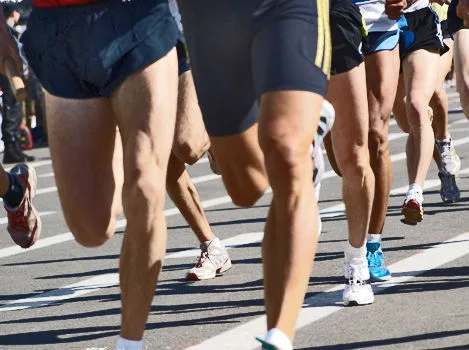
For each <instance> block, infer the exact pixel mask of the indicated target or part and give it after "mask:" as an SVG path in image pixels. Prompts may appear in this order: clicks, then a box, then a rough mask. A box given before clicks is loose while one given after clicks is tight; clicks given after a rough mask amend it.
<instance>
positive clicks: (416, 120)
mask: <svg viewBox="0 0 469 350" xmlns="http://www.w3.org/2000/svg"><path fill="white" fill-rule="evenodd" d="M406 111H407V119H408V121H409V124H410V126H411V128H412V126H413V125H424V124H429V123H431V120H432V118H433V113H430V108H429V106H428V103H423V102H422V100H421V99H418V98H409V99H408V101H407V109H406Z"/></svg>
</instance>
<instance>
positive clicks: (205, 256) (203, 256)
mask: <svg viewBox="0 0 469 350" xmlns="http://www.w3.org/2000/svg"><path fill="white" fill-rule="evenodd" d="M206 260H208V251H202V253H200V256H199V257H197V262H196V264H195V267H202V266H203V264H204V262H205V261H206Z"/></svg>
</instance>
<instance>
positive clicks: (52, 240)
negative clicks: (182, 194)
mask: <svg viewBox="0 0 469 350" xmlns="http://www.w3.org/2000/svg"><path fill="white" fill-rule="evenodd" d="M465 143H469V137H464V138H462V139H459V140H455V141H454V145H455V146H459V145H462V144H465ZM405 158H406V157H405V152H402V153H399V154H396V155H392V156H391V161H392V162H395V161H399V160H403V159H405ZM207 176H209V177H208V179H209V180H206V181H211V180H215V179H220V177H219V176H218V175H204V176H200V177H198V178H202V177H204V178H207ZM212 176H213V177H212ZM335 176H337V175H336V174H335V172H334V171H333V170H329V171H326V172H325V173H324V174H323V177H322V180H326V179H328V178H332V177H335ZM198 178H197V177H195V178H193V179H192V180H193V181H194V180H196V181H199V182H201V181H200V180H197V179H198ZM54 188H56V187H54ZM49 192H53V190H52V188H43V189H39V190H38V191H37V192H36V193H49ZM270 192H271V189H268V190H267V191H266V193H270ZM226 203H231V198H230V197H229V196H222V197H217V198H214V199H209V200H205V201H202V207H203V208H208V207H212V206H215V205H220V204H226ZM339 205H340V204H339ZM177 214H179V210H178V209H177V208H176V207H174V208H170V209H167V210H165V216H172V215H177ZM337 215H342V214H337ZM119 223H120V221H119V222H118V226H117V228H122V227H125V221H124V222H123V224H119ZM119 225H120V226H119ZM72 239H73V236H72V234H71V233H70V232H66V233H62V234H58V235H55V236H51V237H48V238H42V239H40V240H38V241H37V242H36V243H35V244H34V245H33V246H32V247H31V248H28V249H22V248H20V247H18V246H11V247H6V248H3V249H0V259H1V258H5V257H8V256H12V255H15V254H21V253H26V252H30V251H33V250H36V249H39V248H45V247H48V246H51V245H54V244H58V243H63V242H67V241H70V240H72Z"/></svg>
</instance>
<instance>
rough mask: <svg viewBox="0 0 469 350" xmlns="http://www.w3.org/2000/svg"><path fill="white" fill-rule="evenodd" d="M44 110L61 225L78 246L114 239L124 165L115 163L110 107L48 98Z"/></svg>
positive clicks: (117, 151)
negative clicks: (62, 219)
mask: <svg viewBox="0 0 469 350" xmlns="http://www.w3.org/2000/svg"><path fill="white" fill-rule="evenodd" d="M46 108H47V114H46V115H47V123H48V132H49V147H50V152H51V158H52V166H53V168H54V173H55V180H56V183H57V188H58V194H59V198H60V203H61V205H62V210H63V213H64V216H65V220H66V221H67V224H68V226H69V228H70V230H71V232H72V233H73V234H74V236H75V239H76V240H77V241H78V242H79V243H80V244H82V245H85V246H91V247H93V246H98V245H101V244H103V243H104V242H106V240H107V239H109V238H110V237H111V236H112V235H113V234H114V230H115V221H116V218H117V216H118V215H119V214H120V213H121V210H122V205H121V188H122V165H120V167H119V164H118V163H117V162H116V161H113V159H115V160H117V159H118V158H120V155H121V151H120V142H119V141H117V142H116V127H115V124H114V120H115V116H114V113H113V111H112V109H111V105H110V103H109V101H108V100H106V99H87V100H73V99H64V98H59V97H55V96H52V95H50V94H46ZM116 145H118V148H116ZM121 164H122V163H121ZM103 179H106V181H103Z"/></svg>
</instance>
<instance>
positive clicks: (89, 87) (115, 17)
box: [22, 0, 178, 98]
mask: <svg viewBox="0 0 469 350" xmlns="http://www.w3.org/2000/svg"><path fill="white" fill-rule="evenodd" d="M177 35H178V28H177V26H176V23H175V21H174V19H173V17H172V16H171V13H170V11H169V7H168V1H167V0H152V1H148V0H132V1H122V0H104V1H99V2H95V3H90V4H86V5H76V6H66V7H51V8H36V7H34V8H33V10H32V13H31V16H30V18H29V21H28V29H27V30H26V32H25V33H24V34H23V37H22V41H23V43H24V49H25V53H26V56H27V58H28V60H29V63H30V65H31V67H32V68H33V70H34V73H35V74H36V75H37V77H38V78H39V80H40V82H41V83H42V85H43V86H44V88H45V89H46V90H47V91H48V92H49V93H51V94H52V95H56V96H59V97H64V98H92V97H104V96H109V95H110V94H111V93H112V92H113V91H114V90H115V89H116V88H117V87H118V86H119V85H120V84H121V83H122V82H123V81H124V80H125V79H126V78H127V77H128V76H129V75H131V74H132V73H133V72H135V71H137V70H139V69H142V68H143V67H145V66H147V65H149V64H151V63H153V62H155V61H157V60H159V59H160V58H162V57H164V56H165V55H166V54H167V53H168V52H169V51H170V50H171V49H172V48H173V47H174V46H175V45H176V40H177Z"/></svg>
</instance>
